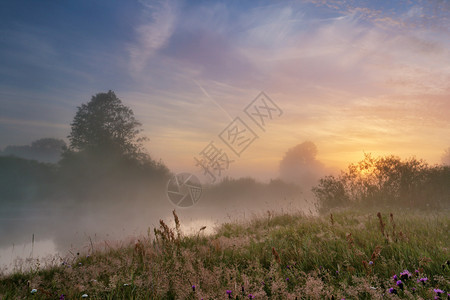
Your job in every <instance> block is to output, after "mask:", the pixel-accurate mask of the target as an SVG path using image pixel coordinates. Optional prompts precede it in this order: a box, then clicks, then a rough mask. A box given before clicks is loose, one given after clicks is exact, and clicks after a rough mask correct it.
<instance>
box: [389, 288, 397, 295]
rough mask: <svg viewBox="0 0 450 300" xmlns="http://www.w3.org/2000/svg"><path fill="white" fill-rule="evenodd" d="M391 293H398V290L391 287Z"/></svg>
mask: <svg viewBox="0 0 450 300" xmlns="http://www.w3.org/2000/svg"><path fill="white" fill-rule="evenodd" d="M389 294H397V290H396V289H394V288H390V289H389Z"/></svg>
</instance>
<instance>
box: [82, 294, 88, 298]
mask: <svg viewBox="0 0 450 300" xmlns="http://www.w3.org/2000/svg"><path fill="white" fill-rule="evenodd" d="M87 297H89V296H88V294H83V295H81V298H87Z"/></svg>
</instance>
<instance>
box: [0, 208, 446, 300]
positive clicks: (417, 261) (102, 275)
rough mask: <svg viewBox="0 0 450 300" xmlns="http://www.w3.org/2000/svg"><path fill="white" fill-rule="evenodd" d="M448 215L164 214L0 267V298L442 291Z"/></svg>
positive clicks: (366, 295) (430, 294) (417, 295)
mask: <svg viewBox="0 0 450 300" xmlns="http://www.w3.org/2000/svg"><path fill="white" fill-rule="evenodd" d="M449 216H450V215H449V214H448V212H424V211H421V212H419V211H409V210H401V211H395V210H394V211H392V212H391V211H384V212H383V211H382V212H381V213H378V212H377V211H351V210H343V211H335V212H333V213H332V214H327V215H322V216H304V215H302V214H292V215H290V214H274V213H270V212H268V213H267V215H265V216H260V217H257V218H254V219H252V220H247V221H245V222H240V223H227V224H223V225H221V226H220V227H219V228H217V230H216V233H215V234H213V235H210V236H205V235H204V234H203V233H202V231H201V230H200V231H199V233H198V234H197V235H194V236H185V235H183V233H182V232H181V231H180V221H179V220H178V217H177V216H176V214H174V221H175V222H174V224H173V225H172V224H170V225H168V224H165V223H164V222H161V226H160V228H155V229H154V230H153V229H152V230H149V234H148V236H147V237H142V238H140V239H139V240H137V239H136V240H134V241H133V242H130V243H128V244H126V245H121V246H112V245H109V244H108V243H106V242H105V244H104V245H103V247H102V250H100V247H98V246H95V245H92V247H91V249H90V250H89V251H88V253H81V254H78V255H77V254H74V255H72V256H68V257H67V258H66V259H64V261H63V262H62V263H61V262H58V263H57V264H55V265H53V266H47V267H40V263H39V262H35V264H34V267H33V268H32V270H31V271H29V272H17V273H15V274H12V275H8V276H3V277H1V278H0V298H1V299H18V298H22V299H80V298H88V299H229V298H232V299H342V298H345V299H378V298H388V299H391V298H392V299H395V298H398V297H400V298H411V299H422V298H423V299H448V297H449V296H448V294H447V293H448V292H450V279H449V275H450V265H449V249H450V237H449V231H450V228H449V225H450V217H449ZM105 248H106V250H105ZM436 297H437V298H436Z"/></svg>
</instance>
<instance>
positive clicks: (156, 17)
mask: <svg viewBox="0 0 450 300" xmlns="http://www.w3.org/2000/svg"><path fill="white" fill-rule="evenodd" d="M141 4H142V6H143V12H142V16H141V18H142V23H141V24H140V25H138V27H137V28H136V30H135V31H136V38H137V40H136V42H135V43H133V44H130V45H129V46H128V51H129V55H130V70H131V72H132V74H134V75H138V74H140V72H141V71H142V70H143V69H145V67H146V66H147V63H148V60H149V59H150V58H151V57H152V56H153V55H154V54H155V53H156V52H157V51H158V50H159V49H161V48H162V47H164V46H165V45H166V44H167V42H168V40H169V38H170V37H171V36H172V33H173V31H174V28H175V24H176V21H177V14H178V4H177V3H176V2H175V1H141Z"/></svg>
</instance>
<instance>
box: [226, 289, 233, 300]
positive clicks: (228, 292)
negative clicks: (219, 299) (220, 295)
mask: <svg viewBox="0 0 450 300" xmlns="http://www.w3.org/2000/svg"><path fill="white" fill-rule="evenodd" d="M232 293H233V291H230V290H227V295H228V298H230V299H231V294H232Z"/></svg>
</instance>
